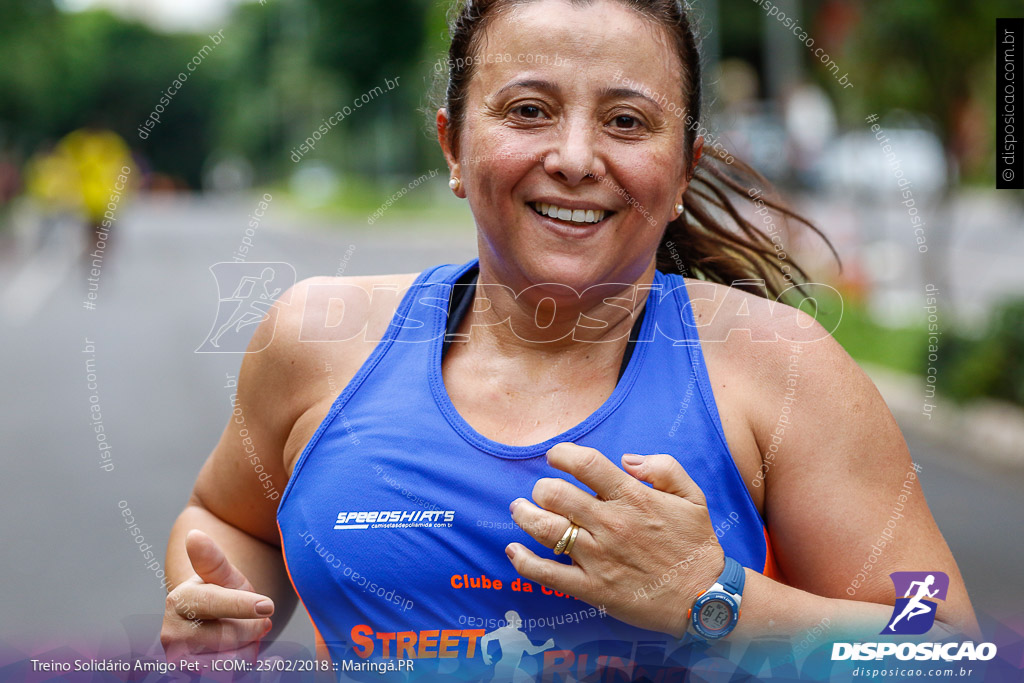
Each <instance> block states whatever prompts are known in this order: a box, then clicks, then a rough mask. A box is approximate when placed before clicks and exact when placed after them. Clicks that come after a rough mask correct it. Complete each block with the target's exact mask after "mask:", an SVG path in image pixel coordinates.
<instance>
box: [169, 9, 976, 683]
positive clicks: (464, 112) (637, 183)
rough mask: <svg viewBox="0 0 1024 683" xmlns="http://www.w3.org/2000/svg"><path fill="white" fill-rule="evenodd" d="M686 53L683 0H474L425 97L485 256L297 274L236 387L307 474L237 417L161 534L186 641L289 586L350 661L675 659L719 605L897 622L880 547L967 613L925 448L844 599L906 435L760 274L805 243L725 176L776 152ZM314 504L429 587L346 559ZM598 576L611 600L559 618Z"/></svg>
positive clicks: (330, 645)
mask: <svg viewBox="0 0 1024 683" xmlns="http://www.w3.org/2000/svg"><path fill="white" fill-rule="evenodd" d="M556 47H557V52H556ZM491 53H494V54H501V55H503V58H502V59H500V60H499V59H488V58H487V55H488V54H491ZM505 55H510V56H512V58H511V59H505V58H504V56H505ZM516 55H532V56H533V58H532V59H530V60H519V59H516V58H515V56H516ZM537 56H547V57H548V58H547V59H539V58H537ZM698 63H699V55H698V54H697V52H696V47H695V42H694V36H693V29H692V27H691V26H690V23H689V19H688V17H687V15H686V14H685V13H684V11H683V9H682V6H681V4H680V3H678V2H676V1H675V0H485V1H480V0H475V1H473V2H465V3H460V4H459V5H458V6H457V7H456V8H455V13H454V15H453V21H452V43H451V49H450V53H449V58H448V64H449V65H452V70H451V73H450V74H449V78H448V82H447V84H446V97H445V101H444V102H443V103H441V106H439V108H438V110H437V115H436V123H437V131H438V141H439V143H440V145H441V148H442V150H443V152H444V154H445V158H446V160H447V163H448V167H449V172H450V183H449V186H450V187H451V189H452V191H453V192H454V193H455V194H456V195H457V196H459V197H461V198H464V199H466V200H467V201H468V203H469V208H470V210H471V212H472V214H473V218H474V221H475V223H476V226H477V234H478V247H479V256H478V258H477V259H473V260H472V261H470V262H468V263H465V264H462V265H443V266H437V267H434V268H431V269H428V270H427V271H425V272H423V273H419V274H406V275H382V276H374V277H362V278H313V279H311V280H306V281H304V282H302V283H299V284H298V285H296V286H295V287H294V288H293V289H292V290H291V292H290V293H289V295H287V296H285V297H282V299H281V301H279V302H278V303H277V304H276V306H275V314H274V315H271V316H269V317H268V318H267V320H266V321H265V322H264V323H263V324H262V325H261V326H260V328H259V330H257V332H256V333H255V335H254V338H253V341H252V345H251V347H250V348H252V349H263V350H262V351H261V352H259V353H251V354H248V355H247V356H246V358H245V360H244V362H243V364H242V370H241V373H240V376H239V382H238V397H237V402H238V405H240V406H241V407H243V408H244V410H245V414H246V416H247V421H248V422H249V425H250V435H251V438H252V439H253V441H255V442H257V443H258V445H259V448H260V452H261V453H267V454H269V453H280V458H274V459H271V458H268V460H273V462H271V463H269V464H268V465H267V471H268V472H269V474H270V475H271V476H272V477H274V478H275V480H278V481H280V480H287V481H288V486H287V488H286V490H285V492H284V494H283V495H282V497H281V500H280V504H279V505H276V504H273V503H272V502H270V501H267V500H266V499H264V498H263V496H262V495H260V489H259V482H258V481H257V480H256V478H255V477H253V475H252V472H251V471H249V470H248V469H247V468H246V467H245V464H244V458H243V457H242V456H243V453H244V450H243V448H242V445H241V444H240V443H239V439H238V434H237V432H236V431H235V430H233V429H232V426H231V425H230V424H229V425H228V427H227V428H226V429H225V431H224V434H223V435H222V437H221V440H220V442H219V443H218V444H217V446H216V448H215V449H214V451H213V453H212V454H211V456H210V458H209V460H208V461H207V463H206V465H205V466H204V468H203V470H202V472H201V473H200V475H199V478H198V480H197V482H196V485H195V488H194V490H193V493H192V498H191V500H190V504H189V506H188V507H187V508H186V510H185V511H184V512H183V513H182V514H181V516H180V517H179V519H178V521H177V523H176V524H175V527H174V529H173V531H172V534H171V539H170V544H169V547H168V560H167V565H168V570H169V575H170V576H172V577H174V578H175V579H176V582H175V583H176V584H177V585H176V587H175V588H174V589H173V590H172V591H171V596H170V597H169V599H168V602H167V612H166V617H165V621H164V630H163V642H164V645H165V647H166V648H167V650H168V653H169V655H173V656H174V657H199V658H203V657H225V656H230V657H253V656H255V653H256V651H257V649H258V647H259V643H260V639H261V638H262V637H263V636H265V635H266V633H267V632H268V630H269V629H270V628H271V624H270V621H269V619H268V618H267V617H269V616H270V615H271V614H275V615H276V616H275V621H276V622H278V623H280V622H282V621H284V619H285V618H286V617H287V615H288V614H289V612H290V610H291V609H292V608H293V606H294V603H295V600H294V598H295V594H296V593H297V594H298V595H299V596H300V597H301V598H302V601H303V604H304V606H305V607H306V609H307V610H308V611H309V614H310V617H311V619H312V621H313V623H314V625H315V627H316V629H317V636H318V651H319V653H320V655H321V656H322V657H324V658H327V657H329V658H331V659H332V660H333V661H334V663H335V664H341V663H344V662H351V660H352V659H353V658H356V659H360V660H386V659H388V658H393V657H395V656H396V652H397V653H398V654H397V656H399V657H410V658H414V659H415V660H416V661H415V668H414V671H415V674H416V675H417V676H418V677H421V678H422V679H423V680H434V679H436V678H437V677H438V676H443V677H444V679H445V680H483V679H487V680H489V679H494V680H518V679H519V678H521V677H523V676H534V677H539V676H540V675H541V673H542V672H543V673H544V674H550V675H554V674H556V673H557V674H559V675H562V676H564V675H568V674H569V673H570V672H571V675H572V676H573V677H575V678H577V679H583V678H584V677H587V676H593V677H594V678H595V679H596V678H601V679H603V676H604V670H603V669H604V668H607V667H612V666H614V667H616V668H621V667H623V666H625V667H626V668H627V671H628V672H629V674H628V675H629V676H630V677H631V678H632V679H637V678H641V677H643V676H648V677H651V678H659V677H660V678H664V675H665V672H666V671H675V672H677V673H678V671H680V670H681V669H685V667H687V666H691V665H692V664H693V663H694V661H696V660H697V659H699V658H700V657H701V656H703V654H702V653H704V652H705V651H706V650H707V647H708V644H712V645H714V644H715V643H717V642H719V641H720V640H721V639H724V641H723V642H726V643H734V642H737V641H739V642H744V641H748V640H750V639H752V638H760V637H765V636H772V637H775V638H778V637H794V638H795V639H797V640H799V638H801V637H805V636H806V634H807V633H808V632H810V631H811V630H812V629H815V628H818V627H819V625H820V624H821V623H822V622H823V620H824V619H827V620H828V623H829V625H830V628H831V632H832V633H833V634H834V635H836V636H837V637H838V636H840V635H850V634H853V635H857V634H877V633H878V630H879V628H881V627H882V626H884V625H885V624H886V623H887V619H888V618H889V614H890V612H891V607H890V606H891V605H892V604H893V602H894V599H895V597H897V596H894V595H893V592H892V585H891V584H890V583H889V581H888V575H889V574H890V573H891V572H896V571H903V570H914V571H918V570H922V569H925V570H928V571H931V572H933V573H935V574H936V575H937V574H944V575H946V576H947V577H948V579H949V583H948V592H947V594H946V596H945V599H944V601H943V602H942V603H941V605H940V606H939V607H938V608H937V611H936V610H935V608H934V607H933V608H932V617H936V615H937V617H938V621H936V622H935V623H936V627H935V628H936V629H938V630H941V631H943V632H948V631H951V630H952V631H966V632H971V633H973V632H974V631H975V630H976V628H977V625H976V623H975V620H974V615H973V612H972V610H971V605H970V602H969V600H968V597H967V594H966V590H965V588H964V585H963V581H962V579H961V578H960V574H959V571H958V570H957V566H956V563H955V561H954V559H953V557H952V555H951V553H950V551H949V549H948V548H947V546H946V544H945V542H944V541H943V539H942V536H941V534H940V533H939V531H938V529H937V527H936V526H935V522H934V521H933V519H932V517H931V514H930V512H929V510H928V507H927V505H926V503H925V502H924V498H923V494H922V493H921V491H920V485H919V484H918V483H917V481H916V479H915V480H914V481H913V484H912V495H906V494H904V495H903V498H904V499H905V500H906V503H905V507H904V508H903V510H902V516H901V517H900V519H899V524H898V528H897V529H896V530H895V531H894V533H893V534H891V540H888V541H887V544H886V546H885V547H884V548H883V549H882V551H881V552H880V553H879V554H877V556H876V555H872V557H873V558H875V559H874V562H873V567H874V569H873V571H872V572H870V573H869V574H868V576H867V578H866V579H865V580H864V581H863V582H862V583H861V584H860V586H859V588H858V591H857V594H856V598H857V599H856V600H851V599H848V598H849V596H848V595H847V593H846V588H847V586H848V585H849V582H850V580H851V578H852V577H854V576H855V575H857V573H858V572H859V571H860V569H861V565H862V563H863V557H864V556H865V555H866V554H867V553H868V552H869V551H871V550H872V548H873V546H872V544H874V543H875V542H876V541H877V539H878V538H879V534H880V532H881V530H882V529H884V528H886V526H887V522H888V520H889V516H890V511H891V510H892V507H893V504H894V501H896V500H897V497H898V496H900V495H901V488H900V487H901V484H902V483H903V482H904V480H905V476H904V475H905V473H906V472H908V469H909V468H910V467H911V462H910V458H909V454H908V452H907V449H906V445H905V444H904V442H903V439H902V437H901V435H900V433H899V430H898V429H897V427H896V425H895V423H894V421H893V420H892V417H891V415H890V414H889V412H888V410H887V408H886V407H885V404H884V403H883V402H882V401H881V399H880V397H879V396H878V393H877V392H876V391H875V389H874V387H873V386H872V385H871V383H870V381H869V380H868V379H867V378H866V377H865V376H864V374H863V373H862V372H860V370H859V369H858V368H857V366H856V365H855V364H854V363H853V361H852V360H851V359H850V358H849V357H848V356H847V355H846V354H845V353H844V352H843V351H842V349H840V348H839V347H838V345H837V344H835V343H834V342H833V341H832V339H831V338H830V337H829V336H828V334H827V333H826V332H825V331H824V330H823V329H822V328H821V327H820V326H818V325H817V324H816V323H815V322H814V321H813V320H812V319H810V318H809V317H808V316H807V315H805V314H803V313H801V312H799V311H798V310H796V309H793V308H789V307H787V306H785V305H783V304H778V303H775V302H774V301H772V300H770V299H768V298H765V297H764V296H763V295H765V294H767V293H772V294H777V293H778V292H779V291H780V290H781V288H782V285H783V284H784V282H785V281H786V280H787V279H788V278H784V277H783V276H784V275H786V274H788V275H790V277H792V273H780V272H779V271H778V270H777V268H776V266H775V265H774V264H775V263H776V262H777V261H778V259H777V258H776V250H775V249H774V248H773V245H772V241H771V238H770V237H769V236H768V235H767V234H765V233H763V232H761V231H759V230H757V229H756V228H755V227H754V226H753V225H751V224H750V223H748V222H747V221H746V220H745V219H744V218H743V217H742V213H741V211H740V210H738V209H737V208H736V207H735V206H734V205H733V203H732V201H731V199H730V193H731V194H732V195H733V196H735V197H740V198H744V199H745V200H749V199H750V198H751V197H753V196H754V195H753V194H751V188H752V187H756V188H760V187H763V181H762V180H761V179H759V178H758V177H757V176H756V175H754V174H753V173H752V172H751V171H750V170H749V169H747V168H746V167H745V166H743V165H742V164H741V163H740V162H739V161H738V160H734V159H732V158H731V157H729V158H728V159H727V158H726V156H727V155H725V154H724V152H718V153H716V154H703V149H702V146H703V141H702V139H701V138H700V136H698V135H697V134H696V132H695V130H696V127H695V126H693V125H692V123H693V122H695V121H698V120H699V114H700V74H699V69H698V66H697V65H698ZM456 67H457V68H456ZM651 93H662V94H665V95H663V96H659V97H652V96H651ZM668 93H675V94H676V96H677V98H678V102H676V103H673V104H675V106H674V107H670V106H669V103H668V102H667V101H663V100H667V98H668V97H669V95H667V94H668ZM680 103H681V104H680ZM679 111H681V112H683V116H678V115H676V114H675V113H673V112H679ZM751 183H753V185H751ZM758 194H760V193H758ZM758 201H761V202H763V204H762V205H759V208H760V206H763V205H768V206H771V207H772V208H774V209H776V210H778V211H780V212H782V213H784V214H787V213H788V212H786V211H785V209H783V208H782V207H781V206H779V205H777V204H768V202H767V201H765V200H764V199H763V197H760V196H759V197H758ZM788 215H790V216H792V214H788ZM723 221H724V222H723ZM676 261H681V262H682V263H683V264H684V265H685V266H686V268H687V270H688V272H689V273H691V274H693V275H696V276H698V277H699V278H700V279H686V278H683V277H681V276H680V275H676V274H670V273H668V272H665V271H668V270H670V269H671V267H672V265H673V264H674V263H675V262H676ZM659 268H661V269H664V270H661V269H659ZM796 274H797V275H801V274H802V272H801V271H799V270H797V271H796ZM757 278H760V279H762V280H764V284H763V285H760V286H759V285H756V284H754V283H752V282H751V280H756V279H757ZM702 280H703V281H702ZM744 289H749V290H750V291H743V290H744ZM758 294H761V295H762V296H758ZM337 299H340V300H341V301H342V303H343V304H344V315H342V316H341V317H340V318H339V317H338V314H337V310H336V307H332V306H331V302H332V301H334V300H337ZM285 302H287V303H285ZM325 321H326V322H327V324H326V325H325V324H324V322H325ZM318 325H319V329H320V330H321V332H320V333H319V335H314V336H313V337H311V336H310V329H312V328H316V327H317V326H318ZM300 332H301V333H302V334H301V335H300ZM314 340H315V341H317V342H322V343H316V344H311V343H302V342H309V341H314ZM324 367H329V368H331V372H332V377H341V378H342V379H343V382H341V383H339V384H342V385H343V386H344V388H343V389H342V390H341V392H340V395H336V392H335V391H333V390H331V389H330V385H333V382H332V383H330V385H329V383H327V382H325V381H322V380H323V377H322V375H323V368H324ZM780 415H781V417H780ZM353 436H356V437H358V438H357V440H355V441H353V438H352V437H353ZM389 482H393V483H394V485H392V483H389ZM901 504H903V503H901ZM506 510H508V511H510V512H511V515H512V519H513V520H514V521H515V523H516V524H515V526H507V525H505V524H501V523H496V522H498V521H500V520H507V517H505V516H504V515H505V514H507V513H506ZM361 519H362V520H365V523H347V522H349V521H351V520H356V521H357V522H358V521H359V520H361ZM371 519H372V520H374V521H373V522H370V520H371ZM381 519H386V520H388V521H387V523H386V524H380V523H379V521H380V520H381ZM425 520H426V522H429V523H425ZM442 520H443V521H444V524H438V523H435V522H439V521H442ZM339 521H345V522H346V523H342V524H339V523H338V522H339ZM305 532H309V533H313V534H314V535H315V536H316V537H317V539H320V541H321V543H322V548H323V550H324V552H327V553H330V554H331V555H332V556H333V557H336V558H339V559H341V560H342V561H343V562H344V564H345V566H346V567H350V568H351V569H352V571H358V572H359V574H360V575H361V576H366V577H368V578H370V579H372V580H373V581H375V582H376V583H377V584H379V585H381V586H394V587H400V588H401V591H402V592H403V594H408V595H410V596H411V598H412V600H413V601H414V603H415V607H414V608H412V609H409V610H399V609H396V605H395V604H394V603H393V602H391V601H389V600H383V599H381V598H380V597H379V596H377V595H375V594H373V593H368V592H365V591H359V590H354V589H353V587H352V585H351V581H349V580H347V578H346V576H345V575H344V574H343V573H342V572H340V571H339V570H338V569H337V567H334V566H333V565H332V564H330V563H327V562H325V560H324V558H323V555H321V554H320V553H318V552H317V551H316V550H315V549H310V548H309V547H308V544H303V543H302V542H301V540H300V539H301V538H302V534H303V533H305ZM862 551H863V552H862ZM282 556H283V557H282ZM284 560H286V562H287V567H288V570H289V573H286V571H285V563H284ZM452 577H470V578H468V579H466V580H465V582H462V580H461V579H460V582H455V581H454V580H453V579H452ZM472 577H487V582H488V583H490V589H489V590H482V589H480V590H467V589H466V587H465V585H463V584H464V583H468V585H469V587H470V588H471V589H473V588H475V586H474V585H473V581H474V580H475V579H474V578H472ZM289 579H290V581H291V585H290V586H289ZM179 582H180V583H179ZM456 583H458V584H459V585H456ZM480 583H481V584H482V583H483V579H481V580H480ZM943 585H945V584H943ZM182 601H184V602H185V603H186V604H198V605H199V606H200V607H199V609H198V611H199V617H200V618H202V619H204V620H206V621H205V623H204V625H203V627H202V629H200V630H201V631H202V632H201V633H199V634H193V633H188V632H187V631H186V630H185V628H186V627H185V620H184V617H183V616H182V615H181V614H180V608H178V607H177V605H178V604H180V603H181V602H182ZM581 602H583V603H589V605H590V606H593V607H594V608H595V610H594V614H595V615H599V616H595V617H593V618H588V619H581V620H572V623H570V620H563V619H560V617H561V616H562V615H565V614H567V613H570V612H578V611H579V610H580V603H581ZM741 604H742V607H743V614H742V618H741V617H740V606H741ZM929 604H932V605H934V604H935V603H929ZM918 609H920V606H918ZM275 610H276V612H275ZM467 617H472V619H473V620H474V623H477V622H476V621H475V620H480V621H481V623H494V624H497V623H498V622H499V621H500V622H501V624H502V625H501V626H500V627H497V628H495V629H494V630H491V631H486V630H484V629H463V628H461V627H460V626H459V624H464V623H466V619H467ZM460 619H461V621H460ZM922 621H923V620H922ZM563 622H564V623H563ZM929 623H930V622H929ZM524 624H530V625H535V626H530V627H527V628H524ZM553 624H557V627H556V626H553ZM926 628H927V627H926ZM922 632H923V631H922ZM369 634H372V638H371V637H369ZM872 638H873V639H875V640H877V639H878V636H877V635H873V636H872ZM354 643H355V645H353V644H354ZM494 657H499V658H498V659H497V660H494V659H492V658H494ZM613 660H614V662H615V663H614V664H611V663H610V662H612V661H613ZM758 661H761V660H758ZM659 671H661V672H662V673H661V674H659V673H658V672H659ZM403 675H404V674H403Z"/></svg>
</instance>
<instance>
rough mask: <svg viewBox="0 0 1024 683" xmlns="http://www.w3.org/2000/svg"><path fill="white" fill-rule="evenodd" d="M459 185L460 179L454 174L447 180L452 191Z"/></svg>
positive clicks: (455, 190) (457, 189) (456, 190)
mask: <svg viewBox="0 0 1024 683" xmlns="http://www.w3.org/2000/svg"><path fill="white" fill-rule="evenodd" d="M460 185H462V181H461V180H459V179H458V178H456V177H455V176H452V177H451V180H449V181H448V187H450V188H451V190H452V192H458V191H459V186H460Z"/></svg>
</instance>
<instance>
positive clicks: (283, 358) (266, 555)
mask: <svg viewBox="0 0 1024 683" xmlns="http://www.w3.org/2000/svg"><path fill="white" fill-rule="evenodd" d="M307 290H308V282H303V283H299V284H298V285H296V286H295V287H293V288H292V289H291V290H290V291H289V292H288V293H286V294H285V296H283V297H282V298H281V300H279V301H278V302H277V303H275V305H274V307H273V308H272V309H271V311H270V315H268V317H267V318H266V319H265V320H264V321H263V322H262V323H261V324H260V326H259V328H258V329H257V330H256V332H255V333H254V335H253V338H252V341H251V342H250V345H249V353H247V354H246V355H245V356H244V358H243V360H242V365H241V369H240V371H239V376H238V380H237V383H238V386H237V394H235V395H234V396H233V404H232V405H231V408H232V410H231V414H230V416H229V418H228V423H227V425H226V426H225V428H224V431H223V433H222V434H221V437H220V440H219V441H218V443H217V445H216V447H215V448H214V449H213V452H212V453H211V454H210V456H209V458H208V459H207V461H206V463H205V464H204V465H203V467H202V470H201V471H200V473H199V476H198V478H197V479H196V483H195V486H194V488H193V490H192V493H191V496H190V497H189V501H188V504H187V506H186V507H185V509H184V510H183V511H182V513H181V514H180V515H179V516H178V518H177V520H176V521H175V523H174V526H173V528H172V529H171V534H170V540H169V541H168V546H167V563H166V565H167V576H168V579H169V585H168V588H169V590H170V593H169V594H168V599H167V610H166V612H165V619H164V628H163V632H162V634H161V636H162V640H163V642H164V646H165V649H167V651H168V654H169V656H170V654H171V653H172V651H175V654H176V655H180V654H196V653H202V652H221V653H226V652H236V651H237V652H242V653H243V654H244V656H246V657H250V656H252V655H254V654H255V648H256V647H258V644H259V639H260V638H262V637H263V636H264V635H265V633H266V628H267V627H268V626H270V623H273V625H274V627H275V630H277V631H279V630H280V629H281V628H283V627H284V625H285V624H286V623H287V621H288V617H289V616H290V615H291V613H292V611H293V610H294V607H295V604H296V596H295V593H294V590H293V589H292V587H291V584H290V581H289V579H288V576H287V573H286V571H285V567H284V562H283V559H282V555H281V547H280V538H279V535H278V530H277V521H276V514H277V506H278V502H279V501H280V496H281V493H282V492H283V491H284V488H285V486H286V485H287V483H288V472H287V471H286V469H285V464H284V458H283V451H284V445H285V442H286V441H287V439H288V436H289V434H290V432H291V429H292V427H293V425H294V424H295V421H296V420H297V419H298V417H299V416H300V415H301V414H302V412H303V411H304V410H305V409H306V407H308V405H309V404H310V403H311V402H313V401H314V400H315V396H314V394H313V393H312V392H313V390H312V388H310V387H311V385H312V383H311V382H309V375H310V373H311V372H314V371H315V370H314V369H313V368H314V367H315V363H316V362H317V359H316V358H314V356H315V355H316V353H315V349H313V348H310V346H311V345H300V343H299V338H298V331H299V326H300V325H301V318H302V315H303V311H304V308H305V295H306V292H307ZM193 530H199V531H201V532H203V533H202V534H197V533H190V532H192V531H193ZM267 598H269V600H270V602H272V604H273V607H272V608H267V607H266V606H264V607H263V609H262V610H259V609H257V607H258V605H259V603H261V602H264V601H265V600H266V599H267ZM268 609H269V610H270V612H269V613H268ZM270 613H272V615H273V621H272V622H269V621H267V620H266V617H267V616H268V615H269V614H270ZM197 620H200V621H202V622H203V624H202V625H198V626H197V624H196V621H197ZM185 622H188V623H185ZM243 654H240V655H239V656H243Z"/></svg>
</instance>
